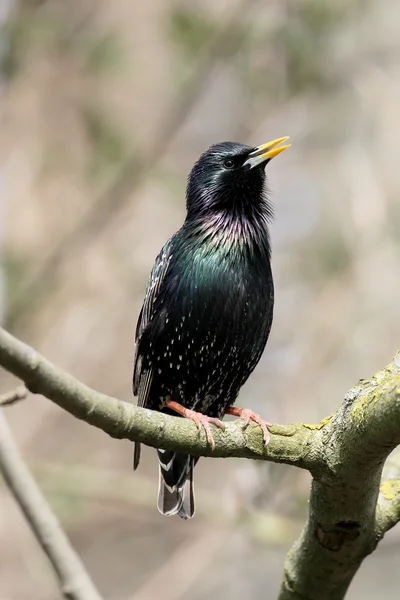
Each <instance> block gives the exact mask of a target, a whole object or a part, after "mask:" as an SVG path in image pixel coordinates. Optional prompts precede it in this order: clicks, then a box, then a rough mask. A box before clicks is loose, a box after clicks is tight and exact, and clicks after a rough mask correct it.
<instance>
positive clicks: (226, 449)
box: [0, 328, 323, 470]
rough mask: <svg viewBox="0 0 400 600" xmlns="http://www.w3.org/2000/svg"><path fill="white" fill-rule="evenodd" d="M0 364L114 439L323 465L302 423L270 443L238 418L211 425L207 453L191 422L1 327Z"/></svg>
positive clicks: (312, 432)
mask: <svg viewBox="0 0 400 600" xmlns="http://www.w3.org/2000/svg"><path fill="white" fill-rule="evenodd" d="M0 365H1V366H2V367H4V368H5V369H7V370H8V371H9V372H10V373H13V374H14V375H16V376H17V377H19V378H20V379H22V380H23V381H24V382H25V385H26V387H27V388H28V389H29V390H30V391H31V392H33V393H36V394H43V395H44V396H46V397H47V398H49V399H50V400H52V401H53V402H55V403H56V404H58V405H59V406H61V408H64V409H65V410H67V411H68V412H70V413H71V414H72V415H74V416H75V417H77V418H78V419H82V420H84V421H86V422H87V423H89V424H90V425H94V426H95V427H99V428H100V429H102V430H103V431H105V432H106V433H108V434H110V435H111V436H112V437H115V438H119V439H123V438H125V439H128V440H131V441H139V442H143V443H144V444H147V445H148V446H153V447H155V448H165V449H166V450H175V451H178V452H186V453H189V454H193V455H194V456H210V455H212V456H214V457H220V458H226V457H245V458H255V459H262V460H270V461H274V462H280V463H287V464H291V465H297V466H299V467H303V468H306V469H309V470H318V469H321V468H323V465H322V463H321V461H320V459H319V457H318V448H319V447H320V444H319V443H318V441H317V438H319V437H320V431H319V430H318V429H310V428H308V427H307V426H305V425H302V424H294V425H290V426H289V427H280V426H275V427H274V428H272V434H273V435H272V436H271V441H270V443H269V444H268V446H267V447H265V446H264V444H263V439H262V433H261V430H260V428H259V427H258V426H257V425H253V424H250V425H249V426H248V427H247V428H246V429H245V430H243V428H242V426H241V422H239V423H229V424H227V427H226V429H225V431H221V430H220V429H217V428H214V429H213V434H214V439H215V446H216V447H215V450H214V452H211V449H210V447H209V446H208V444H207V440H206V437H205V435H204V433H203V432H202V433H201V434H200V435H199V432H198V430H197V428H196V426H195V425H194V423H192V422H191V421H189V420H187V419H181V418H178V417H171V416H169V415H164V414H161V413H158V412H154V411H151V410H148V409H144V408H139V407H136V406H132V404H128V403H127V402H123V401H121V400H117V399H116V398H111V397H110V396H106V395H104V394H101V393H99V392H96V391H94V390H92V389H91V388H89V387H87V386H86V385H84V384H83V383H81V382H79V381H78V380H77V379H75V378H74V377H72V376H71V375H69V374H68V373H65V372H64V371H62V370H61V369H58V368H57V367H55V366H54V365H52V364H51V363H50V362H49V361H47V360H46V359H45V358H43V357H42V356H40V354H38V353H37V352H36V351H34V350H33V349H32V348H31V347H29V346H27V345H26V344H24V343H22V342H20V341H19V340H17V339H16V338H15V337H13V336H12V335H10V334H9V333H7V332H6V331H5V330H4V329H1V328H0ZM315 449H317V451H316V450H315Z"/></svg>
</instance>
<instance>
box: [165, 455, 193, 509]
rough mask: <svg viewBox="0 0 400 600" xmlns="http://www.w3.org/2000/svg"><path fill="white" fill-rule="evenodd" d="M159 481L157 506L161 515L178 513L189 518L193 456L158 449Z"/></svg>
mask: <svg viewBox="0 0 400 600" xmlns="http://www.w3.org/2000/svg"><path fill="white" fill-rule="evenodd" d="M157 452H158V460H159V462H160V482H159V487H158V501H157V507H158V510H159V511H160V513H161V514H162V515H167V516H171V515H176V514H177V515H179V516H180V517H182V519H191V518H192V517H193V515H194V511H195V506H194V493H193V468H194V465H195V464H196V462H197V459H195V458H194V457H193V456H189V455H187V454H177V453H176V452H169V451H168V450H158V451H157Z"/></svg>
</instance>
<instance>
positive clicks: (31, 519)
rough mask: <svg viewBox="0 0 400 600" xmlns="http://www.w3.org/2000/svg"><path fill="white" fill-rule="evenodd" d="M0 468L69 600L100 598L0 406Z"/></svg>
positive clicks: (64, 594) (97, 599)
mask: <svg viewBox="0 0 400 600" xmlns="http://www.w3.org/2000/svg"><path fill="white" fill-rule="evenodd" d="M0 471H1V473H2V475H3V477H4V479H5V482H6V483H7V485H8V487H9V489H10V491H11V493H12V494H13V496H14V498H15V500H16V501H17V503H18V504H19V506H20V508H21V510H22V512H23V513H24V515H25V517H26V519H27V521H28V523H29V525H30V527H31V529H32V531H33V532H34V534H35V536H36V538H37V540H38V542H39V544H40V545H41V546H42V548H43V550H44V552H45V553H46V554H47V556H48V558H49V560H50V562H51V565H52V567H53V569H54V571H55V573H56V575H57V578H58V580H59V583H60V588H61V592H62V594H63V596H64V597H65V598H68V599H69V600H101V596H100V594H99V593H98V592H97V590H96V588H95V587H94V584H93V583H92V581H91V579H90V577H89V575H88V573H87V572H86V569H85V567H84V566H83V564H82V562H81V560H80V559H79V557H78V556H77V554H76V553H75V551H74V550H73V548H72V546H71V544H70V542H69V540H68V538H67V537H66V535H65V533H64V532H63V530H62V528H61V526H60V523H59V522H58V520H57V518H56V516H55V515H54V513H53V512H52V510H51V508H50V506H49V505H48V504H47V502H46V500H45V498H44V497H43V495H42V493H41V491H40V489H39V488H38V486H37V485H36V482H35V480H34V479H33V477H32V475H31V474H30V472H29V470H28V468H27V467H26V465H25V463H24V461H23V459H22V457H21V455H20V453H19V451H18V448H17V446H16V445H15V442H14V440H13V438H12V435H11V432H10V429H9V427H8V424H7V421H6V419H5V417H4V415H3V413H2V411H1V409H0Z"/></svg>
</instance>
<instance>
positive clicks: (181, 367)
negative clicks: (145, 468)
mask: <svg viewBox="0 0 400 600" xmlns="http://www.w3.org/2000/svg"><path fill="white" fill-rule="evenodd" d="M254 150H255V149H254V148H250V147H248V146H244V145H241V144H233V143H228V142H226V143H223V144H218V145H216V146H212V147H211V148H210V149H209V150H208V151H207V152H206V153H204V154H203V155H202V156H201V157H200V159H199V160H198V162H197V163H196V164H195V166H194V167H193V169H192V171H191V174H190V176H189V181H188V188H187V217H186V220H185V223H184V224H183V226H182V228H181V229H180V230H179V231H178V232H177V233H176V234H175V235H174V236H173V237H172V238H171V239H170V240H168V242H167V243H166V245H165V246H164V248H163V250H162V251H161V253H160V255H159V256H158V257H157V259H156V262H155V265H154V267H153V270H152V273H151V276H150V280H149V284H148V287H147V291H146V298H145V301H144V304H143V308H142V312H141V316H140V318H139V322H138V328H137V349H136V359H135V372H134V393H135V394H137V395H138V397H139V405H141V406H147V407H149V408H151V409H154V410H166V411H167V412H169V411H168V408H165V403H164V402H165V401H164V400H163V399H168V398H170V399H173V400H174V401H175V402H178V403H179V404H180V405H182V406H183V407H185V408H187V409H193V410H195V411H197V412H200V413H203V414H206V415H208V416H209V417H223V415H224V414H225V412H226V410H227V408H228V407H229V406H231V405H232V404H233V403H234V402H235V400H236V398H237V395H238V393H239V390H240V388H241V386H242V385H243V384H244V382H245V381H246V380H247V378H248V376H249V375H250V373H251V372H252V370H253V369H254V367H255V366H256V364H257V363H258V361H259V359H260V357H261V354H262V352H263V350H264V347H265V344H266V342H267V339H268V335H269V332H270V328H271V324H272V315H273V303H274V289H273V280H272V274H271V268H270V241H269V234H268V219H269V218H270V217H271V212H272V211H271V206H270V204H269V203H268V200H267V197H266V193H265V173H264V168H263V166H264V165H262V164H261V165H260V166H257V167H256V168H250V167H249V165H248V163H249V162H250V161H249V156H251V155H252V154H251V153H253V152H254ZM253 160H254V159H253ZM265 162H266V161H265ZM159 460H160V474H161V477H160V493H159V504H158V506H159V510H160V511H161V512H162V513H164V514H176V513H177V514H179V515H180V516H181V517H183V518H188V517H191V516H193V513H194V498H193V489H192V471H193V466H194V464H195V460H193V458H192V457H190V456H184V455H177V454H174V453H171V452H165V451H163V450H159ZM138 462H139V446H138V445H136V449H135V468H136V466H137V464H138Z"/></svg>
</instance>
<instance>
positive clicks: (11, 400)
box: [0, 385, 28, 406]
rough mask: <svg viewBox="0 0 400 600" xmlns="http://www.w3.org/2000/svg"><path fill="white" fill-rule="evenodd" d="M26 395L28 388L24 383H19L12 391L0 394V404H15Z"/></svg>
mask: <svg viewBox="0 0 400 600" xmlns="http://www.w3.org/2000/svg"><path fill="white" fill-rule="evenodd" d="M27 395H28V390H27V389H26V387H25V386H24V385H21V386H20V387H18V388H17V389H16V390H13V391H12V392H7V393H6V394H0V406H10V405H11V404H15V403H16V402H19V401H20V400H25V398H26V397H27Z"/></svg>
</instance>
